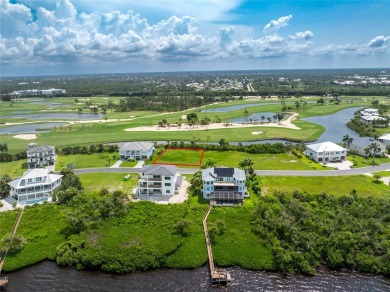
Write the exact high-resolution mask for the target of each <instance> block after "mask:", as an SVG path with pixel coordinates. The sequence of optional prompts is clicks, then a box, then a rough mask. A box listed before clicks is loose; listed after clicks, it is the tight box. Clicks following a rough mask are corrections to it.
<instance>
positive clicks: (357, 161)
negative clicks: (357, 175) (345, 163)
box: [347, 154, 390, 168]
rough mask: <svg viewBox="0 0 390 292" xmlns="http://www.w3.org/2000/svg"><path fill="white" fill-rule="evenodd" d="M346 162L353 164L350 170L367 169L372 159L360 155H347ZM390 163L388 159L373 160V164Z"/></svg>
mask: <svg viewBox="0 0 390 292" xmlns="http://www.w3.org/2000/svg"><path fill="white" fill-rule="evenodd" d="M347 160H349V161H351V162H352V163H353V166H352V168H359V167H367V166H371V165H372V158H366V157H363V156H360V155H354V154H348V155H347ZM387 162H390V158H388V157H380V158H375V164H382V163H387Z"/></svg>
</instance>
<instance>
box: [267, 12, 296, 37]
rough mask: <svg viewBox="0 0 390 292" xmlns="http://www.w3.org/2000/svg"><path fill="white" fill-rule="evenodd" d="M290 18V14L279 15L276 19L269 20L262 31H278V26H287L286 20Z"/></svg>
mask: <svg viewBox="0 0 390 292" xmlns="http://www.w3.org/2000/svg"><path fill="white" fill-rule="evenodd" d="M291 19H292V15H291V14H290V15H286V16H282V17H279V18H278V20H271V21H270V22H269V23H267V24H266V25H265V26H264V29H263V32H264V33H273V32H276V31H278V30H279V29H280V28H282V27H284V26H287V25H288V22H289V21H290V20H291Z"/></svg>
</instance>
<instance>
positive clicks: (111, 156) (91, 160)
mask: <svg viewBox="0 0 390 292" xmlns="http://www.w3.org/2000/svg"><path fill="white" fill-rule="evenodd" d="M117 159H118V154H115V153H92V154H72V155H59V156H58V157H57V159H56V170H61V169H63V168H65V167H66V166H67V165H68V164H69V163H74V164H75V168H90V167H110V166H111V165H113V164H114V163H115V162H116V161H117Z"/></svg>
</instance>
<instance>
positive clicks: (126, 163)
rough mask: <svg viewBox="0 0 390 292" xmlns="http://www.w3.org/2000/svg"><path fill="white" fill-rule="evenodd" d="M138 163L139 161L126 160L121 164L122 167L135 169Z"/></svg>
mask: <svg viewBox="0 0 390 292" xmlns="http://www.w3.org/2000/svg"><path fill="white" fill-rule="evenodd" d="M137 163H138V162H137V161H131V160H125V161H123V162H122V163H121V165H120V167H134V166H136V165H137Z"/></svg>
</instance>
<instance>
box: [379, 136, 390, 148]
mask: <svg viewBox="0 0 390 292" xmlns="http://www.w3.org/2000/svg"><path fill="white" fill-rule="evenodd" d="M378 141H379V142H381V143H383V144H385V145H387V146H389V145H390V133H386V134H383V135H382V136H380V137H379V138H378Z"/></svg>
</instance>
